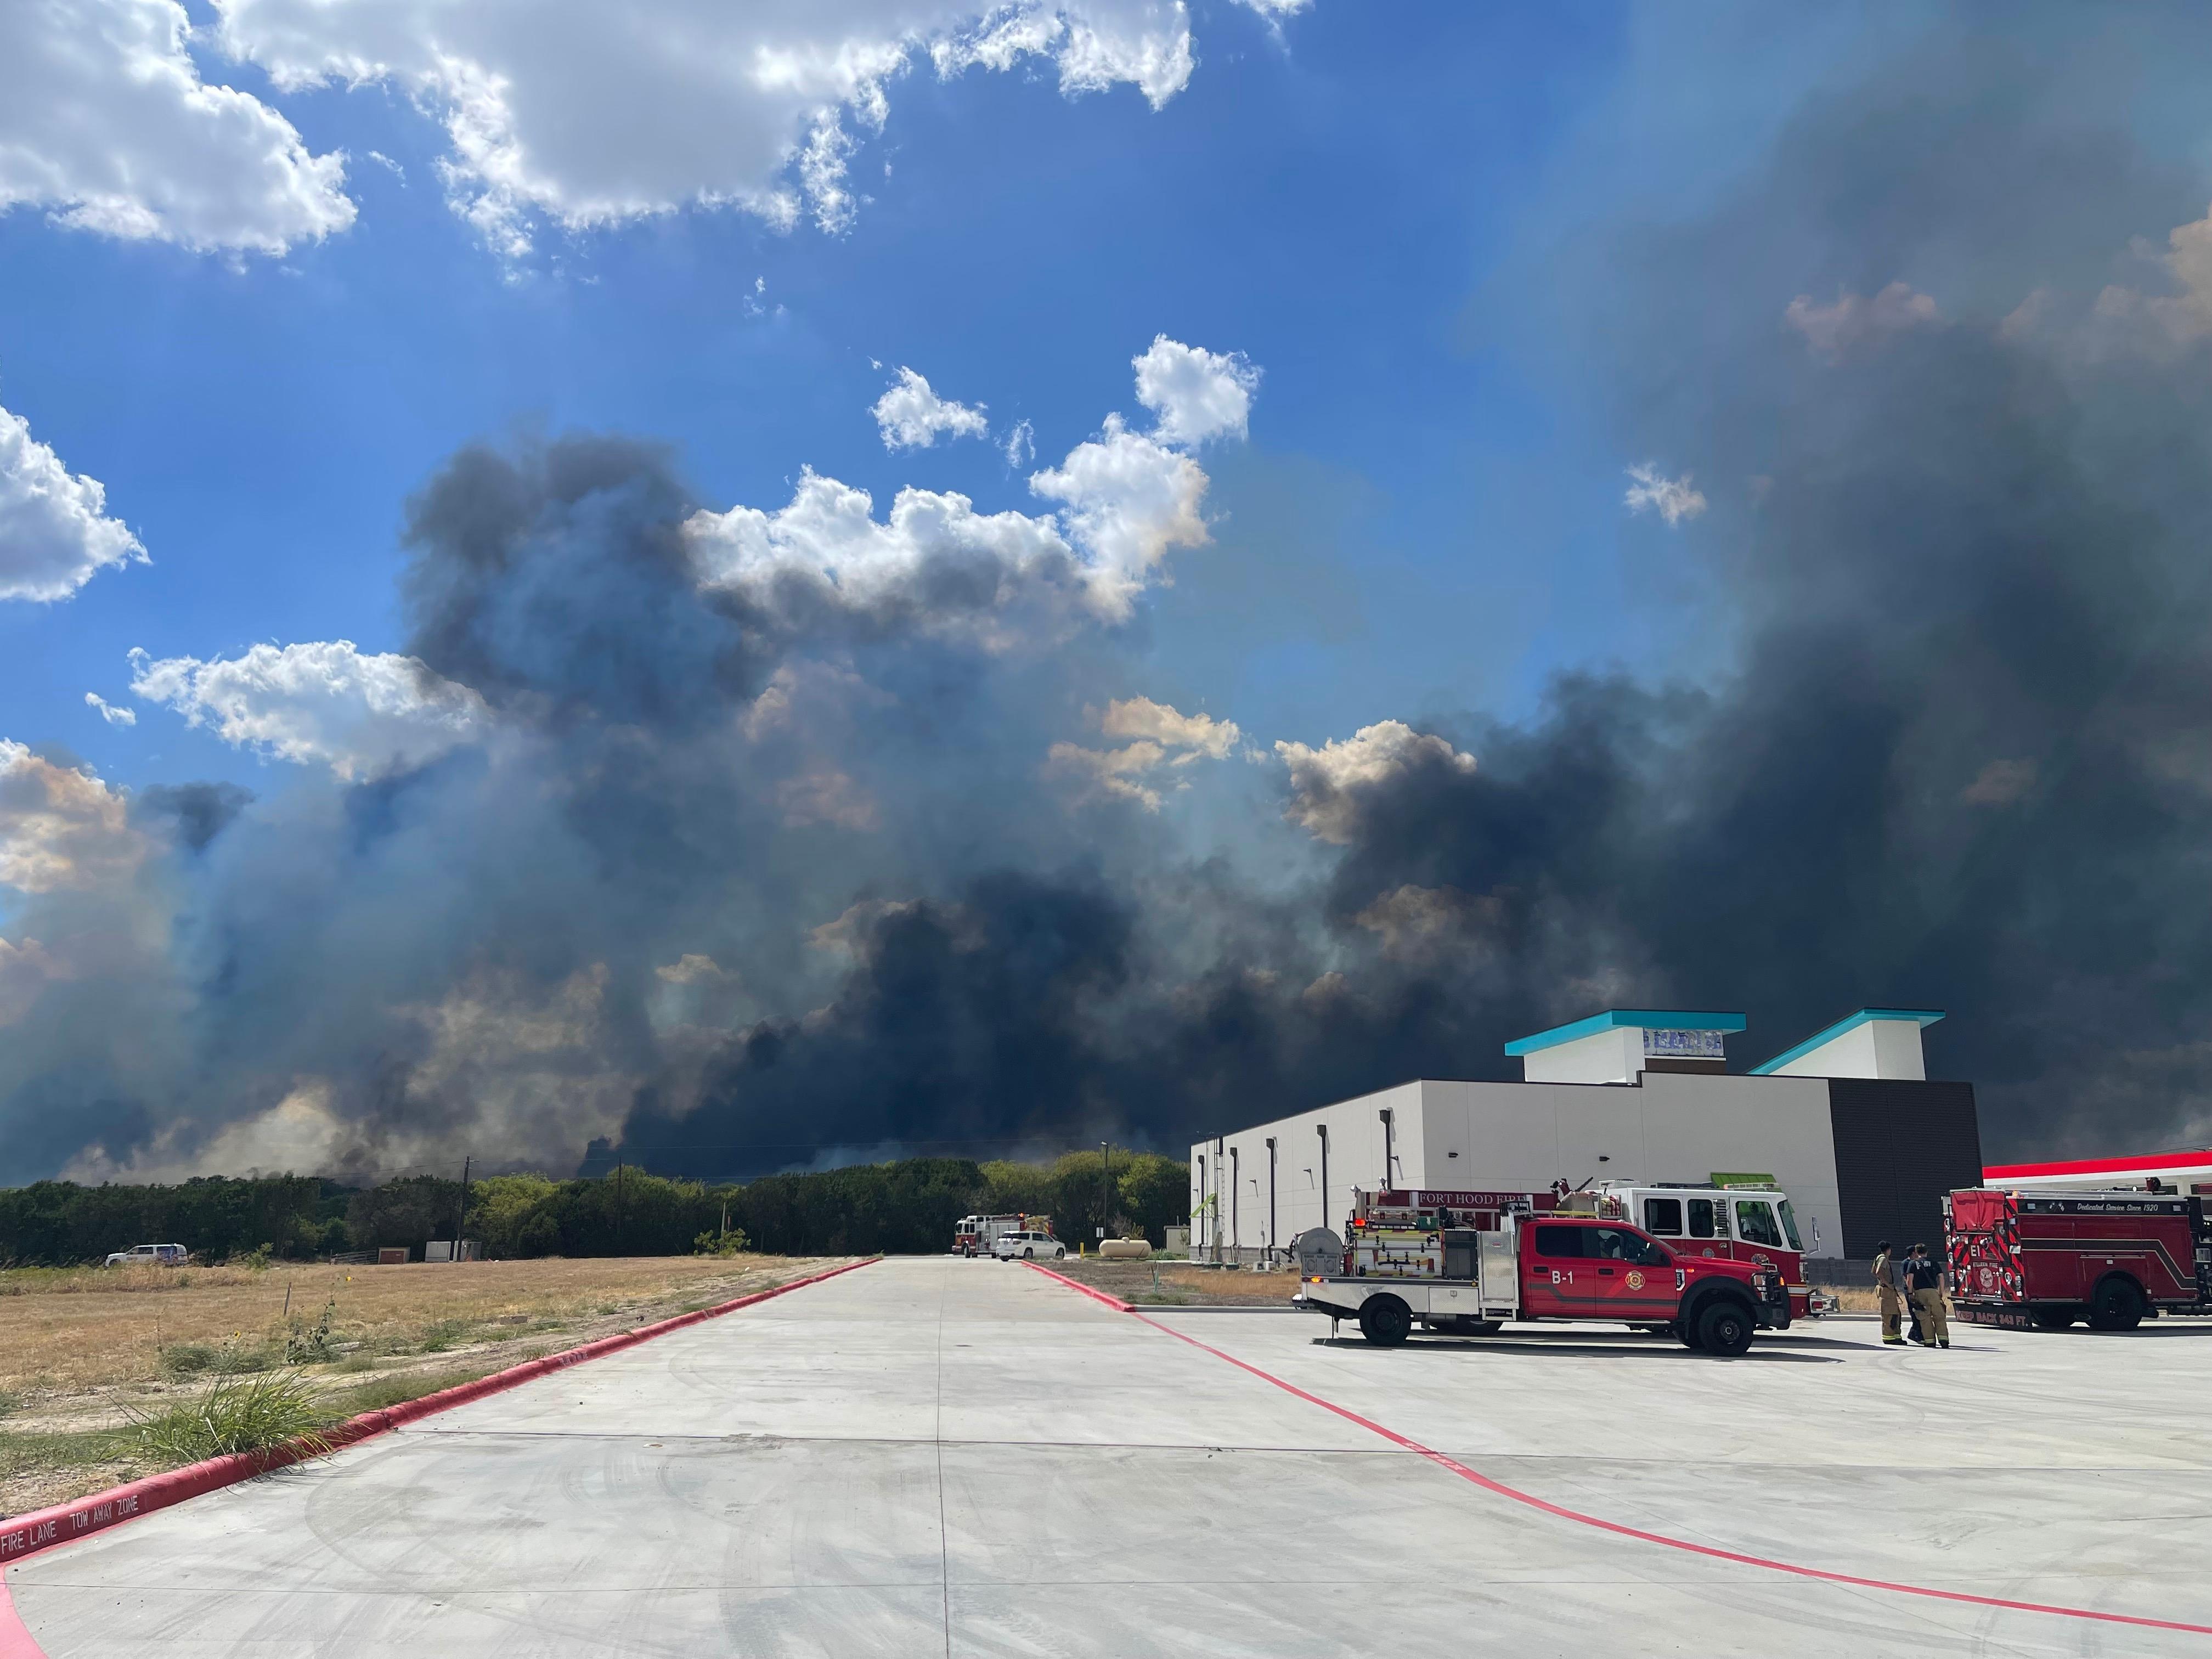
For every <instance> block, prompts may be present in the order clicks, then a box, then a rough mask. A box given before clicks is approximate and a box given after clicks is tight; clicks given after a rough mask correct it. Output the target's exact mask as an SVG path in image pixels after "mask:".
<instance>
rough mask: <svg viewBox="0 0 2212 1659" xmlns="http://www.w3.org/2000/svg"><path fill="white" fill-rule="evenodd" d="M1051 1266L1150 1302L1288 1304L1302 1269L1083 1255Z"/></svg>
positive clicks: (1162, 1304) (1113, 1292) (1102, 1287)
mask: <svg viewBox="0 0 2212 1659" xmlns="http://www.w3.org/2000/svg"><path fill="white" fill-rule="evenodd" d="M1052 1270H1053V1271H1054V1273H1066V1275H1067V1277H1068V1278H1070V1279H1077V1280H1079V1281H1080V1282H1082V1283H1083V1284H1085V1285H1091V1287H1093V1288H1094V1289H1097V1290H1101V1291H1105V1292H1106V1294H1107V1295H1109V1296H1118V1297H1121V1300H1123V1301H1124V1302H1134V1303H1138V1304H1142V1305H1145V1306H1148V1307H1187V1306H1188V1305H1190V1304H1193V1303H1202V1302H1203V1303H1214V1304H1221V1303H1234V1304H1237V1305H1238V1306H1240V1307H1243V1306H1246V1305H1249V1304H1255V1303H1261V1304H1265V1303H1279V1304H1285V1305H1287V1304H1289V1302H1290V1299H1291V1296H1292V1295H1293V1294H1294V1293H1295V1292H1296V1291H1297V1288H1298V1276H1297V1274H1296V1273H1291V1272H1288V1271H1281V1272H1273V1273H1254V1272H1252V1271H1251V1270H1250V1269H1249V1268H1243V1267H1197V1266H1194V1265H1193V1264H1192V1263H1190V1262H1188V1261H1097V1259H1095V1258H1092V1259H1085V1258H1083V1257H1077V1258H1076V1259H1074V1260H1073V1261H1055V1262H1054V1263H1053V1264H1052ZM1156 1270H1157V1271H1156Z"/></svg>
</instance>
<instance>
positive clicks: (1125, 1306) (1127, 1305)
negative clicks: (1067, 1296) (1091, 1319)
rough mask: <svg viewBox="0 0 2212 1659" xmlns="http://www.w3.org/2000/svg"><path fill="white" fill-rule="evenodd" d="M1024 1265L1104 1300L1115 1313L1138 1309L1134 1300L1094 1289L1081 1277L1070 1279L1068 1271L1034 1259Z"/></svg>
mask: <svg viewBox="0 0 2212 1659" xmlns="http://www.w3.org/2000/svg"><path fill="white" fill-rule="evenodd" d="M1022 1266H1024V1267H1036V1270H1037V1272H1039V1273H1042V1274H1043V1275H1044V1276H1045V1277H1046V1278H1047V1279H1058V1280H1059V1281H1060V1283H1061V1284H1063V1285H1066V1286H1067V1288H1068V1289H1069V1290H1071V1291H1082V1292H1083V1294H1084V1295H1085V1296H1087V1297H1090V1298H1091V1300H1092V1301H1093V1302H1103V1303H1104V1304H1106V1305H1107V1306H1108V1307H1109V1308H1111V1309H1112V1310H1114V1311H1115V1313H1134V1312H1136V1310H1137V1308H1136V1304H1134V1303H1133V1302H1124V1301H1122V1300H1121V1297H1118V1296H1109V1295H1107V1294H1106V1292H1105V1291H1094V1290H1092V1289H1091V1286H1089V1285H1086V1284H1085V1283H1084V1282H1083V1281H1082V1280H1081V1279H1070V1278H1069V1277H1068V1276H1067V1275H1066V1273H1054V1272H1053V1270H1052V1269H1051V1268H1049V1267H1037V1264H1036V1262H1034V1261H1024V1262H1023V1263H1022Z"/></svg>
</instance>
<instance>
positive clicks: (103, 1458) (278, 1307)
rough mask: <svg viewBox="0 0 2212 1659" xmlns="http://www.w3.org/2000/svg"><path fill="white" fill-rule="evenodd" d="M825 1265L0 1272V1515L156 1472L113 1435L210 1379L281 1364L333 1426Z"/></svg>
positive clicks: (522, 1264) (499, 1264) (643, 1260)
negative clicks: (304, 1382)
mask: <svg viewBox="0 0 2212 1659" xmlns="http://www.w3.org/2000/svg"><path fill="white" fill-rule="evenodd" d="M834 1266H836V1262H835V1261H822V1260H818V1259H802V1258H795V1257H787V1256H761V1255H740V1256H726V1257H714V1256H660V1257H617V1258H612V1259H605V1260H592V1261H562V1260H558V1259H552V1260H545V1261H470V1262H461V1263H458V1264H456V1263H453V1262H428V1263H423V1262H417V1263H414V1264H411V1265H409V1266H405V1267H285V1266H283V1265H282V1264H279V1265H277V1266H274V1267H269V1268H267V1269H265V1270H258V1271H257V1270H255V1269H252V1268H246V1267H212V1268H209V1267H183V1268H157V1267H127V1268H125V1267H118V1268H114V1269H112V1270H107V1269H101V1268H97V1267H87V1268H51V1269H49V1268H15V1269H10V1270H8V1271H5V1272H0V1400H4V1401H7V1402H8V1403H7V1406H6V1408H5V1412H4V1417H0V1516H9V1515H16V1514H21V1513H22V1512H23V1511H25V1510H32V1509H37V1508H40V1507H41V1506H42V1505H45V1504H54V1503H60V1502H63V1501H64V1500H65V1499H67V1498H73V1497H76V1496H78V1495H80V1494H82V1493H84V1492H94V1491H98V1490H99V1489H100V1488H101V1487H104V1486H112V1485H113V1484H115V1483H116V1482H117V1481H119V1480H132V1479H135V1478H137V1476H139V1475H142V1474H152V1473H154V1472H155V1470H156V1469H157V1468H161V1467H165V1466H164V1465H162V1464H161V1463H160V1462H155V1461H149V1457H148V1455H146V1454H145V1452H144V1451H143V1449H142V1448H140V1447H139V1446H138V1445H137V1443H135V1441H134V1440H133V1438H132V1437H131V1436H129V1435H127V1434H123V1433H118V1429H120V1428H121V1427H122V1425H125V1424H126V1423H127V1422H128V1421H129V1420H130V1419H131V1417H132V1416H133V1415H134V1414H135V1413H143V1412H144V1411H145V1410H147V1409H148V1408H149V1407H152V1408H155V1409H161V1408H163V1407H167V1406H168V1405H170V1404H172V1403H174V1402H176V1401H179V1399H183V1398H191V1397H197V1395H200V1394H203V1393H204V1392H205V1391H206V1389H208V1388H209V1387H210V1384H211V1383H213V1382H214V1381H215V1380H216V1379H218V1378H221V1377H225V1376H242V1375H252V1374H258V1373H261V1372H265V1371H270V1370H277V1369H279V1368H283V1367H287V1366H290V1367H294V1368H296V1369H298V1370H301V1371H302V1372H303V1374H304V1375H305V1376H307V1378H309V1379H310V1381H311V1382H312V1383H313V1386H314V1387H315V1389H317V1390H318V1392H319V1394H321V1395H325V1396H326V1397H327V1403H328V1404H329V1406H330V1407H331V1411H332V1413H334V1414H335V1415H336V1416H338V1417H343V1416H348V1415H351V1414H353V1413H357V1412H362V1411H367V1410H370V1409H374V1407H381V1406H389V1405H396V1404H398V1402H400V1401H404V1400H412V1399H415V1398H417V1397H419V1396H420V1395H425V1394H429V1393H434V1392H435V1391H436V1390H437V1389H441V1388H447V1387H451V1386H452V1385H453V1383H459V1382H465V1381H467V1380H469V1379H471V1378H473V1377H477V1376H483V1375H484V1374H485V1373H487V1372H489V1371H494V1370H501V1369H502V1368H503V1367H505V1366H507V1365H513V1364H520V1363H521V1362H522V1361H523V1360H525V1359H530V1358H538V1357H539V1356H540V1355H543V1354H548V1353H554V1352H560V1351H562V1350H563V1349H567V1348H572V1347H575V1346H578V1345H579V1344H580V1343H583V1342H587V1341H590V1340H593V1339H595V1338H597V1337H600V1336H605V1335H608V1334H611V1333H613V1332H615V1331H618V1330H626V1329H629V1328H631V1327H633V1326H635V1325H641V1324H646V1323H649V1322H652V1321H653V1320H656V1319H664V1318H666V1317H668V1316H671V1315H672V1314H676V1313H678V1312H684V1311H688V1310H692V1309H696V1308H702V1307H710V1306H712V1305H714V1304H716V1303H718V1302H725V1301H727V1300H729V1299H730V1298H732V1297H738V1296H743V1295H745V1294H747V1293H749V1292H750V1291H761V1290H768V1289H770V1288H772V1287H773V1286H775V1285H780V1284H782V1283H784V1282H785V1281H787V1280H788V1279H796V1278H799V1277H801V1276H803V1275H805V1274H807V1273H818V1272H820V1271H822V1270H823V1268H825V1267H834ZM287 1285H289V1287H290V1290H291V1310H290V1316H289V1317H287V1316H286V1315H285V1312H284V1296H285V1290H286V1287H287ZM325 1310H328V1313H329V1316H330V1317H329V1322H328V1327H327V1329H325V1328H324V1315H325Z"/></svg>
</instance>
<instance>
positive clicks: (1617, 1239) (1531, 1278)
mask: <svg viewBox="0 0 2212 1659" xmlns="http://www.w3.org/2000/svg"><path fill="white" fill-rule="evenodd" d="M1555 1202H1556V1201H1555V1200H1554V1199H1553V1195H1552V1194H1549V1193H1496V1192H1442V1191H1412V1190H1408V1191H1379V1192H1374V1193H1368V1192H1363V1191H1358V1190H1355V1191H1354V1192H1353V1194H1352V1218H1351V1223H1350V1225H1349V1227H1348V1228H1347V1229H1346V1234H1347V1237H1346V1240H1345V1244H1344V1250H1343V1256H1342V1271H1341V1272H1340V1273H1311V1272H1309V1273H1306V1274H1304V1277H1303V1279H1302V1280H1301V1282H1300V1285H1299V1287H1298V1292H1297V1296H1296V1297H1295V1298H1293V1299H1294V1301H1295V1304H1296V1305H1297V1306H1298V1307H1300V1308H1302V1309H1304V1310H1307V1311H1309V1312H1312V1313H1318V1314H1324V1315H1326V1316H1328V1319H1329V1320H1330V1322H1331V1326H1332V1328H1334V1324H1335V1322H1337V1321H1340V1320H1345V1319H1350V1320H1355V1321H1357V1322H1358V1325H1359V1334H1361V1335H1362V1336H1364V1337H1365V1338H1366V1339H1367V1340H1369V1341H1370V1342H1373V1343H1376V1344H1378V1345H1381V1346H1385V1347H1388V1346H1395V1345H1396V1344H1398V1343H1401V1342H1403V1341H1405V1340H1406V1339H1407V1337H1408V1336H1410V1335H1411V1334H1413V1329H1414V1327H1415V1326H1416V1325H1419V1326H1421V1327H1423V1328H1426V1329H1428V1330H1431V1331H1437V1332H1441V1333H1445V1334H1455V1335H1466V1336H1489V1335H1492V1334H1495V1333H1496V1332H1497V1331H1498V1328H1500V1327H1501V1326H1502V1325H1503V1324H1504V1322H1506V1321H1508V1320H1511V1321H1516V1322H1528V1321H1539V1320H1574V1321H1577V1322H1592V1321H1595V1322H1601V1323H1613V1324H1622V1325H1630V1326H1635V1327H1638V1328H1641V1329H1644V1330H1648V1331H1653V1332H1664V1333H1667V1334H1671V1335H1674V1336H1675V1337H1678V1338H1680V1340H1681V1341H1682V1342H1683V1343H1684V1344H1686V1346H1690V1347H1692V1348H1699V1349H1702V1350H1704V1351H1705V1352H1707V1353H1711V1354H1716V1355H1720V1356H1723V1357H1734V1356H1735V1355H1737V1354H1741V1353H1742V1352H1745V1351H1746V1350H1747V1349H1748V1348H1749V1347H1750V1346H1751V1345H1752V1340H1753V1337H1754V1336H1755V1335H1756V1334H1758V1333H1759V1331H1761V1330H1786V1329H1787V1328H1789V1325H1790V1292H1789V1289H1788V1287H1787V1286H1786V1285H1784V1282H1783V1279H1782V1275H1781V1273H1779V1272H1778V1271H1777V1269H1776V1268H1775V1267H1773V1266H1772V1265H1771V1264H1769V1263H1762V1262H1746V1261H1735V1260H1732V1259H1730V1258H1729V1257H1726V1256H1718V1255H1696V1254H1691V1253H1688V1252H1685V1251H1680V1250H1678V1249H1674V1248H1671V1247H1670V1246H1668V1244H1665V1243H1662V1242H1661V1241H1660V1240H1658V1239H1657V1238H1655V1237H1652V1236H1651V1235H1650V1233H1648V1232H1646V1231H1644V1230H1643V1229H1642V1228H1641V1227H1638V1226H1637V1225H1634V1224H1632V1223H1631V1222H1628V1221H1626V1220H1621V1219H1615V1218H1605V1217H1601V1216H1597V1215H1593V1214H1590V1213H1588V1212H1567V1211H1564V1210H1561V1209H1558V1208H1556V1207H1554V1206H1555Z"/></svg>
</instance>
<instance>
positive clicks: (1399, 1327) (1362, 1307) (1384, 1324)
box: [1359, 1296, 1413, 1348]
mask: <svg viewBox="0 0 2212 1659" xmlns="http://www.w3.org/2000/svg"><path fill="white" fill-rule="evenodd" d="M1359 1334H1360V1335H1362V1336H1364V1337H1365V1338H1366V1339H1367V1340H1369V1341H1370V1342H1372V1343H1373V1344H1374V1345H1375V1346H1376V1347H1378V1348H1395V1347H1396V1346H1398V1345H1399V1344H1400V1343H1401V1342H1403V1341H1404V1340H1406V1339H1407V1337H1408V1336H1410V1335H1412V1334H1413V1310H1412V1309H1411V1308H1409V1307H1407V1305H1406V1304H1404V1303H1403V1302H1401V1301H1400V1300H1399V1299H1398V1298H1397V1297H1395V1296H1370V1297H1368V1298H1367V1300H1366V1301H1364V1302H1363V1303H1361V1304H1359Z"/></svg>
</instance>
